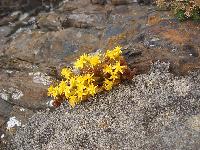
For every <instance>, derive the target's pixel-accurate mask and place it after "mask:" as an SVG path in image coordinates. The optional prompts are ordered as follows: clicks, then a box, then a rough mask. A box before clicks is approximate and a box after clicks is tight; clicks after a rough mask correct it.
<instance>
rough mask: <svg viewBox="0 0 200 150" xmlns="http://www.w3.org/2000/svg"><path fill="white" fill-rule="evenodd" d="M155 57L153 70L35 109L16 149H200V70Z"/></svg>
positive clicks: (19, 133)
mask: <svg viewBox="0 0 200 150" xmlns="http://www.w3.org/2000/svg"><path fill="white" fill-rule="evenodd" d="M168 69H169V64H166V63H159V62H156V63H155V64H153V66H152V67H151V70H150V72H149V73H148V74H143V75H138V76H136V77H135V78H134V79H133V81H132V83H129V84H126V85H120V86H119V87H118V88H115V89H114V90H112V91H111V92H110V93H108V94H104V95H101V96H97V97H95V98H93V99H90V101H89V102H86V103H84V104H82V105H79V106H77V107H76V108H75V109H71V108H69V107H68V106H63V107H61V108H58V109H57V110H56V111H54V112H50V111H44V112H38V113H36V114H35V115H34V116H33V117H32V118H31V120H30V121H29V123H28V124H27V125H26V126H25V127H24V128H21V129H20V130H19V131H18V132H17V134H16V136H15V137H14V139H13V146H14V149H16V150H18V149H35V150H43V149H44V150H50V149H60V150H65V149H180V150H181V149H198V148H199V145H200V141H199V138H200V132H199V131H200V120H199V119H200V118H199V113H200V112H199V111H200V106H199V97H200V95H199V94H200V73H199V72H195V73H192V74H190V75H188V76H185V77H177V76H174V75H172V74H171V73H169V72H168Z"/></svg>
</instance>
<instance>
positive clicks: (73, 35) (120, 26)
mask: <svg viewBox="0 0 200 150" xmlns="http://www.w3.org/2000/svg"><path fill="white" fill-rule="evenodd" d="M57 2H59V1H57ZM57 2H55V3H54V1H52V2H50V1H47V2H45V4H47V8H43V5H42V4H41V1H40V2H39V1H38V0H37V1H31V4H32V5H33V7H37V8H34V9H32V7H26V10H24V11H21V12H20V14H25V17H26V14H27V13H28V14H29V16H28V17H26V19H24V20H23V21H15V19H13V20H12V19H11V20H10V21H12V23H13V24H15V25H16V28H15V27H14V26H13V27H14V29H13V27H11V26H7V25H6V24H7V23H6V21H2V22H1V23H2V24H4V26H1V27H0V39H1V41H0V45H1V46H0V98H1V101H0V103H1V104H2V105H0V107H1V106H2V109H0V116H1V115H2V116H5V117H6V119H9V118H10V117H13V116H15V117H16V119H18V118H19V120H24V123H25V122H26V119H27V118H28V116H31V115H32V113H35V112H37V111H38V110H41V109H42V110H44V109H46V108H47V107H49V105H50V102H51V101H52V99H51V98H49V97H47V88H48V86H49V84H50V83H51V80H53V79H58V80H59V77H58V73H59V72H60V70H61V68H63V67H66V66H70V65H71V64H72V63H73V61H74V60H75V59H76V58H78V57H79V56H80V55H82V54H83V53H92V52H96V51H104V50H107V49H112V48H113V47H115V46H117V45H121V46H122V47H123V49H122V50H123V55H124V57H125V58H126V60H127V62H128V64H129V66H130V68H131V69H134V68H136V69H137V74H141V73H147V72H148V70H149V69H150V64H151V63H152V62H154V61H157V60H161V61H165V62H170V64H171V65H170V71H171V72H173V73H176V74H177V75H182V74H188V71H192V70H195V69H199V66H200V61H199V60H200V49H199V47H200V45H199V43H200V42H199V34H200V30H199V26H198V24H195V23H194V22H190V21H188V22H185V23H181V24H180V23H179V22H178V21H177V20H176V19H172V17H171V15H169V12H167V11H165V12H164V11H163V12H158V11H155V8H154V7H153V6H145V5H141V6H140V5H138V4H137V3H134V2H135V1H134V0H123V1H122V0H112V1H111V0H107V1H104V0H92V1H91V0H84V1H83V0H76V1H71V0H70V1H63V2H62V4H61V5H60V6H59V7H58V8H55V9H54V10H53V11H51V12H48V11H49V9H50V7H52V6H49V5H50V3H54V4H56V5H57ZM139 2H141V1H139ZM143 2H144V3H145V2H149V1H143ZM39 4H41V5H40V6H39ZM94 4H98V5H94ZM102 5H103V6H102ZM28 8H30V11H29V10H28ZM0 11H1V10H0ZM41 11H42V12H41ZM11 12H12V11H11ZM38 13H39V14H38ZM14 14H15V13H14ZM6 15H7V16H10V13H8V14H3V15H1V16H2V18H4V17H5V16H6ZM15 15H16V14H15ZM31 16H32V17H33V18H31ZM21 17H22V19H23V18H24V17H23V15H22V16H21ZM19 18H20V16H17V17H16V20H18V19H19ZM2 20H6V19H2ZM8 21H9V20H7V22H8ZM24 22H25V23H24ZM10 30H12V31H10ZM10 33H11V34H10ZM8 81H9V82H8ZM152 82H153V81H152ZM152 84H153V83H151V82H148V83H147V85H148V86H151V85H152ZM173 84H177V85H179V86H178V87H181V86H184V87H185V88H181V89H180V88H175V87H174V93H173V94H176V95H178V96H179V97H181V96H182V97H185V96H187V95H188V92H189V91H188V90H190V88H191V85H190V84H189V83H188V82H185V81H184V80H177V81H176V82H175V83H173ZM194 91H195V90H194ZM197 93H198V92H197ZM177 101H178V102H179V99H177ZM141 105H142V104H141ZM177 105H178V104H177ZM185 106H186V105H184V107H185ZM5 108H7V109H5ZM21 108H24V109H25V110H26V111H25V112H21V111H20V109H21ZM1 110H2V111H1ZM29 111H30V113H29ZM26 112H28V114H26ZM148 112H150V114H152V115H154V111H153V108H152V109H150V110H148ZM165 115H166V116H167V112H166V114H165ZM26 116H27V117H26ZM145 117H146V118H145ZM145 117H144V120H145V123H144V126H146V127H147V126H148V122H149V120H151V117H149V116H148V115H146V116H145ZM3 118H4V117H3ZM22 122H23V121H22ZM22 124H23V123H22ZM98 125H99V126H100V127H102V130H104V131H105V132H106V133H112V132H113V129H112V128H110V124H109V119H107V118H103V119H101V120H100V123H98ZM98 125H97V126H98ZM150 126H151V125H150ZM188 126H189V125H188ZM48 129H49V128H48ZM48 129H47V131H48ZM1 130H2V131H5V130H6V129H5V128H1ZM152 132H154V131H152ZM45 134H46V130H45ZM86 137H87V136H86V135H83V136H82V137H81V139H85V138H86ZM44 142H45V140H44ZM116 144H117V143H114V146H113V147H115V148H114V149H117V148H116Z"/></svg>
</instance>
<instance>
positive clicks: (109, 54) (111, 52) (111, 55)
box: [105, 50, 115, 59]
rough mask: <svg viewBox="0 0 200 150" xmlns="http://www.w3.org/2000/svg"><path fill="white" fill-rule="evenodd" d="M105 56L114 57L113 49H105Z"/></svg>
mask: <svg viewBox="0 0 200 150" xmlns="http://www.w3.org/2000/svg"><path fill="white" fill-rule="evenodd" d="M105 57H108V58H110V59H115V55H114V52H113V51H110V50H107V52H106V55H105Z"/></svg>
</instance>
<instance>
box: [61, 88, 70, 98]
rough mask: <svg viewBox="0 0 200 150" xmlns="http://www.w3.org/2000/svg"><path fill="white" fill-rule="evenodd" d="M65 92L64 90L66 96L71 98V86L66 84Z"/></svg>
mask: <svg viewBox="0 0 200 150" xmlns="http://www.w3.org/2000/svg"><path fill="white" fill-rule="evenodd" d="M63 92H64V94H65V97H66V98H69V97H70V95H71V92H70V86H66V87H65V89H64V91H63Z"/></svg>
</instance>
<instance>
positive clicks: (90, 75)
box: [83, 74, 94, 83]
mask: <svg viewBox="0 0 200 150" xmlns="http://www.w3.org/2000/svg"><path fill="white" fill-rule="evenodd" d="M93 75H94V74H86V75H84V76H83V78H84V80H85V81H86V80H87V81H88V83H91V82H93V81H94V79H93Z"/></svg>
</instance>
